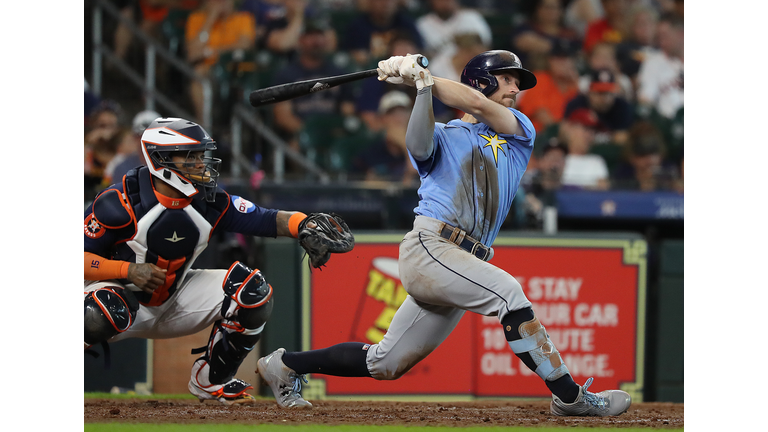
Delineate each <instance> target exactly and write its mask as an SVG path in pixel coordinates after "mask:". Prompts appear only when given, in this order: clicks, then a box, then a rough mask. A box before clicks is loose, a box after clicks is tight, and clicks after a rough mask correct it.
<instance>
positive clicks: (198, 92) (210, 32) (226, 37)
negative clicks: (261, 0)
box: [186, 0, 256, 120]
mask: <svg viewBox="0 0 768 432" xmlns="http://www.w3.org/2000/svg"><path fill="white" fill-rule="evenodd" d="M186 42H187V61H189V62H190V63H191V64H192V65H193V66H194V68H195V71H196V72H198V73H200V74H201V75H205V76H207V75H208V74H209V71H210V68H211V66H213V65H215V64H216V62H217V61H218V60H219V55H220V54H222V53H225V52H231V51H237V50H248V49H252V48H253V47H254V45H255V42H256V21H255V20H254V19H253V15H251V14H249V13H248V12H242V11H238V10H236V8H235V0H205V2H204V3H203V5H202V7H201V8H200V9H198V10H196V11H195V12H193V13H192V14H191V15H190V16H189V18H188V19H187V27H186ZM190 93H191V96H192V102H193V104H194V106H195V114H196V116H197V118H198V119H199V120H202V119H203V89H202V85H201V84H200V82H198V81H192V85H191V89H190Z"/></svg>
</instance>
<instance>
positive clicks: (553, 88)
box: [517, 42, 579, 133]
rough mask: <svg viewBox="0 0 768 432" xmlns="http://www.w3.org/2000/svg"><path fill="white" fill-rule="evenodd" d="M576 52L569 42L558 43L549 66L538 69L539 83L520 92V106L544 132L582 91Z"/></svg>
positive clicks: (534, 124) (518, 97) (561, 116)
mask: <svg viewBox="0 0 768 432" xmlns="http://www.w3.org/2000/svg"><path fill="white" fill-rule="evenodd" d="M575 54H576V53H575V52H574V51H573V50H572V49H571V48H570V45H569V44H568V43H567V42H563V43H558V44H556V45H555V46H554V47H553V48H552V52H551V53H550V54H549V60H548V63H549V68H548V69H547V70H540V71H536V72H535V73H536V79H537V80H538V82H537V84H536V87H534V88H532V89H530V90H528V91H525V92H523V93H520V94H519V95H518V96H517V108H518V109H519V110H520V111H521V112H523V113H524V114H526V115H527V116H528V117H529V118H530V119H531V122H532V123H533V127H535V128H536V132H539V133H540V132H542V131H543V130H544V129H546V128H547V127H549V126H550V125H552V124H555V123H558V122H559V121H560V120H562V118H563V112H564V111H565V106H566V105H567V104H568V101H570V100H571V99H573V98H575V97H576V96H577V95H578V93H579V87H578V80H579V73H578V71H577V70H576V62H575V60H574V56H575Z"/></svg>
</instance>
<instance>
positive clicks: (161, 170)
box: [141, 117, 221, 201]
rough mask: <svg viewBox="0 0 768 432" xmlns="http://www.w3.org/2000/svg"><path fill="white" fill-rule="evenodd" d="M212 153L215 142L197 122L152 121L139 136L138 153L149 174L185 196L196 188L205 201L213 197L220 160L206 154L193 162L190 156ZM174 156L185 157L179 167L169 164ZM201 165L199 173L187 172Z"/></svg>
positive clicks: (171, 119)
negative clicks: (201, 193) (191, 154)
mask: <svg viewBox="0 0 768 432" xmlns="http://www.w3.org/2000/svg"><path fill="white" fill-rule="evenodd" d="M212 150H216V141H214V140H213V139H212V138H211V137H210V135H208V132H206V131H205V129H203V127H202V126H200V125H198V124H197V123H194V122H191V121H188V120H183V119H180V118H170V117H168V118H165V117H164V118H158V119H155V121H153V122H152V123H150V124H149V126H147V129H146V130H145V131H144V133H143V134H142V135H141V152H142V153H143V154H144V160H145V161H146V163H147V168H149V171H150V172H151V173H152V175H154V176H155V177H157V178H158V179H160V180H161V181H163V182H165V183H167V184H169V185H170V186H172V187H173V188H174V189H176V190H178V191H179V192H181V193H183V194H184V195H186V196H188V197H189V196H192V195H195V194H196V193H197V192H198V189H197V187H200V188H202V190H203V192H204V193H205V199H206V200H208V201H213V200H214V196H215V194H216V185H217V180H218V178H219V171H218V168H219V165H220V164H221V159H216V158H213V157H210V156H208V155H207V154H206V155H205V156H204V157H203V158H202V160H196V159H194V158H192V157H190V153H193V152H200V151H203V152H209V151H212ZM174 153H176V154H177V155H179V154H180V155H183V156H185V157H186V163H184V164H181V165H182V166H181V167H179V166H178V165H177V164H175V163H173V162H172V160H171V156H172V155H173V154H174ZM201 162H202V163H203V164H204V165H205V167H204V168H203V170H202V172H200V171H197V172H193V171H191V169H193V168H194V167H195V166H196V165H197V164H199V163H201ZM196 186H197V187H196Z"/></svg>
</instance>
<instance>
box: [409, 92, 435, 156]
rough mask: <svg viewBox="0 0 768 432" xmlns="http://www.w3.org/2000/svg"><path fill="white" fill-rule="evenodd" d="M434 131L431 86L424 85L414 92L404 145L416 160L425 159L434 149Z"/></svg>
mask: <svg viewBox="0 0 768 432" xmlns="http://www.w3.org/2000/svg"><path fill="white" fill-rule="evenodd" d="M434 131H435V113H434V111H433V108H432V87H424V88H423V89H421V90H419V92H418V93H417V94H416V101H415V102H414V104H413V110H412V111H411V118H410V120H408V129H407V130H406V132H405V145H406V147H407V148H408V151H409V152H411V155H413V158H414V159H416V160H425V159H427V158H428V157H429V156H430V155H432V151H433V149H434V142H433V141H432V136H433V134H434Z"/></svg>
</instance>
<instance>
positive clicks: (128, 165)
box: [104, 110, 161, 185]
mask: <svg viewBox="0 0 768 432" xmlns="http://www.w3.org/2000/svg"><path fill="white" fill-rule="evenodd" d="M158 117H161V116H160V114H159V113H158V112H156V111H152V110H145V111H141V112H139V113H137V114H136V115H135V116H134V117H133V123H132V125H131V130H130V133H128V132H126V133H124V134H123V137H122V138H121V139H120V144H119V145H118V146H117V154H116V155H115V157H113V158H112V160H111V161H110V162H109V164H107V167H106V168H105V169H104V181H105V183H106V184H107V185H109V184H110V183H112V182H116V181H118V180H119V179H122V178H123V176H124V175H125V174H126V173H127V172H128V171H130V170H131V169H133V168H136V167H138V166H142V165H144V156H143V155H142V154H141V135H142V134H143V133H144V130H145V129H146V128H147V126H149V125H150V123H152V122H153V121H154V120H155V119H157V118H158Z"/></svg>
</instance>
